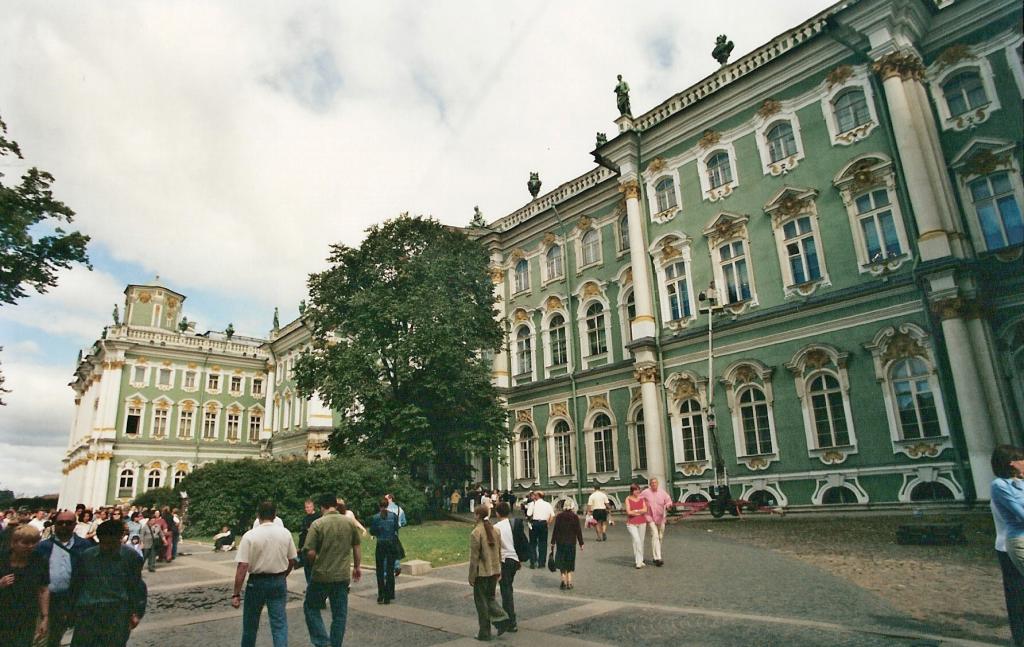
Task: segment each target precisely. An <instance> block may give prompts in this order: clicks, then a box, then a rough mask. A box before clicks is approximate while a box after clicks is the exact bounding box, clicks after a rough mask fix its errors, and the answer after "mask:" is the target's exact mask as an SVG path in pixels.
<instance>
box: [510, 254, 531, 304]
mask: <svg viewBox="0 0 1024 647" xmlns="http://www.w3.org/2000/svg"><path fill="white" fill-rule="evenodd" d="M520 267H523V268H526V271H525V273H521V272H520V271H519V269H520ZM529 292H530V259H528V258H520V259H518V260H516V261H515V262H514V263H513V264H512V294H514V295H515V294H528V293H529Z"/></svg>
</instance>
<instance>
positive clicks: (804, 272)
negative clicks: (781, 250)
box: [782, 216, 821, 285]
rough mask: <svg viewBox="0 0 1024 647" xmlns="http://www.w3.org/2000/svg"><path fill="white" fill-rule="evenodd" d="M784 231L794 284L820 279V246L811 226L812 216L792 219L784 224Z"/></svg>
mask: <svg viewBox="0 0 1024 647" xmlns="http://www.w3.org/2000/svg"><path fill="white" fill-rule="evenodd" d="M782 233H783V237H784V238H783V240H784V242H783V244H784V245H785V249H786V257H787V260H788V261H789V271H790V276H791V277H792V279H793V285H800V284H801V283H808V282H810V281H817V280H818V279H820V278H821V267H820V266H819V264H818V246H817V243H816V241H815V237H814V228H813V227H812V226H811V217H810V216H801V217H800V218H794V219H793V220H790V221H789V222H787V223H786V224H784V225H782Z"/></svg>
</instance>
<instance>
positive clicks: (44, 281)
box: [0, 120, 92, 304]
mask: <svg viewBox="0 0 1024 647" xmlns="http://www.w3.org/2000/svg"><path fill="white" fill-rule="evenodd" d="M9 155H14V156H16V157H17V158H18V159H24V158H23V157H22V155H21V148H20V147H19V146H18V143H17V142H15V141H13V140H10V139H8V138H7V125H6V124H4V122H3V120H0V158H2V157H6V156H9ZM52 184H53V176H52V175H50V174H49V173H47V172H46V171H40V170H39V169H37V168H36V167H34V166H33V167H32V168H30V169H29V170H28V171H26V172H25V174H24V175H22V176H21V183H20V184H18V185H10V186H8V185H7V184H5V183H4V181H3V173H0V303H6V304H13V303H14V302H15V301H17V300H18V299H20V298H21V297H23V296H25V295H26V294H27V292H26V289H27V288H28V287H29V286H31V287H33V288H35V290H36V291H37V292H40V293H42V292H46V290H47V289H48V288H52V287H54V286H55V285H57V271H58V270H59V269H67V268H70V267H71V264H72V263H84V264H86V265H87V266H89V257H88V255H87V254H86V250H85V248H86V244H87V243H88V242H89V237H88V236H86V235H84V234H81V233H79V232H77V231H72V232H65V231H64V230H63V229H62V228H61V226H60V224H59V223H62V222H66V223H70V222H71V221H72V220H73V219H74V216H75V212H74V211H72V210H71V208H70V207H68V206H67V205H66V204H64V203H63V202H61V201H60V200H57V199H55V198H54V197H53V191H52V190H51V189H50V186H51V185H52ZM49 220H53V221H56V224H52V225H51V224H50V223H46V221H49ZM42 223H46V225H48V226H46V227H44V229H47V230H48V231H49V233H45V234H43V235H39V233H40V231H39V230H40V227H41V226H42ZM89 269H92V267H91V266H89Z"/></svg>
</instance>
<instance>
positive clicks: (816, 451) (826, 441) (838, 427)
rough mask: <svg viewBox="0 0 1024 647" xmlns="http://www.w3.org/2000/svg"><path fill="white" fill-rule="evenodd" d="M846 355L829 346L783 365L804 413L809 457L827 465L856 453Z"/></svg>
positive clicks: (798, 355) (813, 349) (808, 348)
mask: <svg viewBox="0 0 1024 647" xmlns="http://www.w3.org/2000/svg"><path fill="white" fill-rule="evenodd" d="M848 358H849V353H847V352H845V351H840V350H838V349H836V348H835V347H833V346H830V345H828V344H811V345H808V346H805V347H803V348H802V349H800V350H799V351H798V352H797V353H796V355H794V356H793V359H792V360H790V361H789V362H788V363H787V364H786V368H787V369H789V371H790V373H792V375H793V379H794V383H795V386H796V394H797V397H798V398H799V399H800V403H801V405H802V406H801V409H802V412H803V422H804V432H805V434H806V436H807V450H808V455H809V456H811V457H813V458H817V459H819V460H820V461H821V462H822V463H825V464H826V465H835V464H838V463H842V462H844V461H845V460H846V458H847V456H849V455H850V454H856V453H857V437H856V434H855V432H854V428H853V413H852V410H851V407H850V380H849V375H848V374H847V371H846V362H847V359H848Z"/></svg>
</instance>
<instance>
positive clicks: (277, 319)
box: [274, 306, 281, 330]
mask: <svg viewBox="0 0 1024 647" xmlns="http://www.w3.org/2000/svg"><path fill="white" fill-rule="evenodd" d="M280 329H281V316H280V314H279V313H278V310H277V306H274V330H280Z"/></svg>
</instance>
